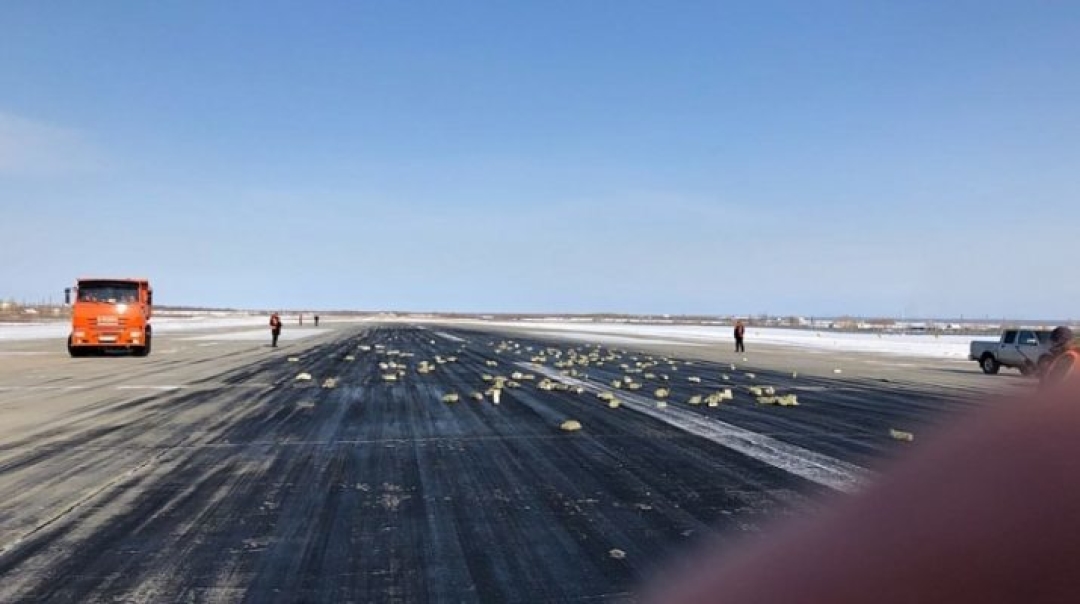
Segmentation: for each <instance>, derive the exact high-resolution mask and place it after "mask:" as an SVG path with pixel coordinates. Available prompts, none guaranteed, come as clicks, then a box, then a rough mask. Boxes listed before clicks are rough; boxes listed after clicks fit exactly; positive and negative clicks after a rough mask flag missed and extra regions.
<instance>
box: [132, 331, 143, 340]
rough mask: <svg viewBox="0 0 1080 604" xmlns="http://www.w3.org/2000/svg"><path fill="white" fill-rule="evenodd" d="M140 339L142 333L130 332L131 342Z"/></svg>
mask: <svg viewBox="0 0 1080 604" xmlns="http://www.w3.org/2000/svg"><path fill="white" fill-rule="evenodd" d="M141 337H142V332H141V331H133V332H131V339H132V340H138V339H139V338H141Z"/></svg>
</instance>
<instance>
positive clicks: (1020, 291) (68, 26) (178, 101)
mask: <svg viewBox="0 0 1080 604" xmlns="http://www.w3.org/2000/svg"><path fill="white" fill-rule="evenodd" d="M1077 57H1080V4H1075V3H1061V2H1032V1H1017V2H989V3H988V2H948V3H942V2H866V1H851V2H741V3H726V2H691V1H686V2H635V1H623V0H620V1H609V2H602V1H587V2H582V1H567V2H557V1H544V2H532V3H527V2H479V1H477V2H445V1H443V2H434V1H433V2H389V1H387V2H210V1H207V2H188V1H184V2H179V1H177V2H153V3H150V2H146V3H133V2H108V1H101V2H74V1H72V2H32V1H26V2H4V3H0V209H2V214H0V240H2V241H3V246H2V248H0V249H2V250H3V252H2V262H0V298H15V299H20V300H31V301H33V300H39V299H45V298H48V297H50V296H53V297H54V298H55V297H57V296H58V295H59V292H61V291H62V289H63V288H64V287H65V286H66V285H69V284H70V282H72V281H73V279H74V278H75V277H76V276H78V275H84V274H90V275H110V276H111V275H145V276H148V277H150V278H151V279H152V280H153V282H154V284H155V288H156V290H157V292H158V294H157V295H158V300H159V301H160V302H162V303H172V304H185V305H208V306H233V307H256V308H310V309H317V308H355V309H398V310H416V311H423V310H447V311H536V312H591V311H613V312H667V313H715V314H730V313H754V314H756V313H772V314H817V315H824V314H861V315H900V314H904V315H907V316H912V315H921V316H958V315H963V316H967V317H984V316H988V317H1001V316H1009V317H1032V318H1044V317H1045V318H1057V317H1060V318H1072V317H1080V312H1077V310H1076V309H1077V307H1078V302H1080V279H1077V278H1075V277H1074V275H1075V270H1072V269H1073V262H1072V261H1071V258H1070V256H1071V255H1072V254H1071V253H1070V252H1072V251H1073V250H1074V249H1075V242H1076V241H1077V238H1076V233H1077V227H1078V224H1080V209H1078V203H1077V202H1078V201H1080V178H1078V177H1077V175H1078V174H1080V61H1077Z"/></svg>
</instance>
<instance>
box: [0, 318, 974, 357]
mask: <svg viewBox="0 0 1080 604" xmlns="http://www.w3.org/2000/svg"><path fill="white" fill-rule="evenodd" d="M266 322H267V319H266V317H265V316H247V315H225V316H222V315H206V316H198V317H184V318H182V317H168V316H166V317H156V318H155V319H154V321H153V324H154V332H155V333H157V334H176V333H184V332H199V331H217V330H223V329H230V330H232V331H230V332H227V333H220V334H212V335H202V334H200V335H198V336H193V338H199V339H218V340H229V339H241V340H257V339H261V338H265V337H267V336H266V333H265V327H266ZM439 323H443V324H446V323H458V324H465V325H484V326H487V327H505V328H511V329H514V330H524V331H526V332H529V333H532V334H537V335H543V334H549V335H558V336H559V337H562V338H566V339H572V340H578V341H585V342H603V343H606V344H609V345H632V344H635V343H637V344H683V345H686V344H690V345H698V346H714V345H715V346H720V345H731V344H732V343H733V342H734V338H733V337H732V334H731V328H730V327H719V326H694V325H645V324H637V323H635V324H624V323H582V322H577V321H567V322H550V321H545V322H543V323H533V322H528V321H516V322H492V321H473V320H459V321H449V322H448V321H439ZM242 328H250V329H249V330H248V329H245V330H244V331H240V329H242ZM256 328H258V329H257V330H256ZM69 329H70V326H69V325H68V323H66V322H63V321H58V322H44V323H0V341H5V340H7V341H12V340H39V339H52V338H64V337H66V336H67V334H68V331H69ZM322 331H323V330H313V329H309V328H303V329H302V328H299V327H298V326H296V324H295V323H294V322H291V321H287V322H286V324H285V330H284V334H283V337H289V338H294V339H295V338H299V337H306V336H311V335H316V334H317V333H322ZM972 339H973V338H972V337H970V336H953V335H942V336H937V335H902V334H874V333H834V332H830V331H819V330H804V329H778V328H762V327H749V328H748V329H747V331H746V345H747V347H748V348H750V349H752V348H753V347H754V346H755V345H757V344H770V345H775V346H790V347H796V348H803V349H807V350H820V351H836V352H857V353H858V352H864V353H877V354H894V355H903V356H914V357H931V358H949V359H967V355H968V350H969V346H970V344H971V341H972Z"/></svg>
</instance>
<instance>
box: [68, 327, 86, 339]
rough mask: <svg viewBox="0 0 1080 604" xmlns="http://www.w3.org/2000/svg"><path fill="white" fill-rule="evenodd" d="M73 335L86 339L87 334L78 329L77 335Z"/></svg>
mask: <svg viewBox="0 0 1080 604" xmlns="http://www.w3.org/2000/svg"><path fill="white" fill-rule="evenodd" d="M71 335H73V336H75V337H76V338H85V337H86V332H85V331H83V330H81V329H76V330H75V333H73V334H71Z"/></svg>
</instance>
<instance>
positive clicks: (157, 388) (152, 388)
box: [116, 385, 187, 391]
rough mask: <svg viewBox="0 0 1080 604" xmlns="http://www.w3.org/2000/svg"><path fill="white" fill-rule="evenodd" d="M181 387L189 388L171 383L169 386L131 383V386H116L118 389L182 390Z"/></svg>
mask: <svg viewBox="0 0 1080 604" xmlns="http://www.w3.org/2000/svg"><path fill="white" fill-rule="evenodd" d="M181 388H187V386H172V385H169V386H139V385H129V386H117V387H116V389H117V390H163V391H169V390H180V389H181Z"/></svg>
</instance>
